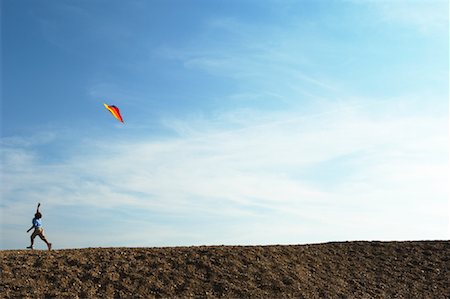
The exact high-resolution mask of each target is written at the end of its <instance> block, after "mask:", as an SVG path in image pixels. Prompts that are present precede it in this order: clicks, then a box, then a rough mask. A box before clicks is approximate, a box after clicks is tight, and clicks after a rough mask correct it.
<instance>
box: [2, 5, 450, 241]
mask: <svg viewBox="0 0 450 299" xmlns="http://www.w3.org/2000/svg"><path fill="white" fill-rule="evenodd" d="M103 103H106V104H109V105H115V106H117V107H119V109H120V110H121V113H122V117H123V119H124V124H122V123H120V122H118V121H117V120H115V119H114V118H113V117H112V115H111V114H110V113H109V112H108V111H107V110H106V109H105V108H104V106H103ZM448 116H449V4H448V1H445V0H442V1H440V0H439V1H438V0H436V1H331V0H330V1H325V0H323V1H290V0H280V1H271V0H264V1H259V0H258V1H256V0H254V1H252V0H245V1H234V0H231V1H218V0H213V1H211V0H208V1H200V0H192V1H184V0H183V1H181V0H180V1H175V0H169V1H162V0H161V1H159V0H158V1H157V0H153V1H143V0H132V1H119V0H113V1H104V0H89V1H88V0H77V1H69V0H58V1H57V0H42V1H32V0H3V1H1V127H0V129H1V139H0V146H1V164H0V187H1V189H0V190H1V193H0V196H1V201H0V216H1V217H0V249H22V248H25V247H26V246H28V245H29V235H28V234H27V233H26V230H27V229H28V228H29V227H30V226H31V220H32V218H33V216H34V213H35V209H36V205H37V203H38V202H40V203H41V212H42V214H43V218H42V220H43V225H44V229H45V232H46V235H47V237H48V239H49V241H50V242H52V243H53V244H54V245H53V247H54V248H55V249H64V248H84V247H125V246H126V247H153V246H157V247H160V246H192V245H222V244H224V245H266V244H307V243H320V242H329V241H352V240H381V241H389V240H398V241H401V240H435V239H446V240H448V239H449V238H450V205H449V119H448ZM36 248H37V249H44V248H45V244H44V243H43V242H42V241H40V240H36Z"/></svg>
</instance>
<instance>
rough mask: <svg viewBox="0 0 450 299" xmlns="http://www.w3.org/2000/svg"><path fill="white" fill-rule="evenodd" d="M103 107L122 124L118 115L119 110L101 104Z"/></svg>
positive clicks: (112, 106)
mask: <svg viewBox="0 0 450 299" xmlns="http://www.w3.org/2000/svg"><path fill="white" fill-rule="evenodd" d="M103 105H105V108H106V109H108V111H109V112H111V114H112V115H113V116H114V117H115V118H117V119H118V120H119V121H121V122H122V123H123V119H122V116H121V115H120V110H119V108H117V107H116V106H114V105H111V106H110V105H106V104H105V103H103Z"/></svg>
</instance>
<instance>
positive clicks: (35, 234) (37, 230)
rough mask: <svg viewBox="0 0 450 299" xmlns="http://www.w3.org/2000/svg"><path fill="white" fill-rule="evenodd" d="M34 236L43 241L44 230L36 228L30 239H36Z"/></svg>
mask: <svg viewBox="0 0 450 299" xmlns="http://www.w3.org/2000/svg"><path fill="white" fill-rule="evenodd" d="M36 236H39V238H41V239H42V240H44V239H45V236H44V229H43V228H42V227H37V228H35V229H34V232H33V234H32V235H31V238H33V239H34V238H36Z"/></svg>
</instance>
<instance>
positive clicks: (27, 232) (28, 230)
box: [27, 225, 34, 233]
mask: <svg viewBox="0 0 450 299" xmlns="http://www.w3.org/2000/svg"><path fill="white" fill-rule="evenodd" d="M33 228H34V225H32V226H31V227H30V229H28V230H27V233H28V232H29V231H30V230H32V229H33Z"/></svg>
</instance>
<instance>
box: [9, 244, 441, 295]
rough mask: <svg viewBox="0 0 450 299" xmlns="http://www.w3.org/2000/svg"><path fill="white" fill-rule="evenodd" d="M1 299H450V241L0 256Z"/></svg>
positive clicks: (21, 252)
mask: <svg viewBox="0 0 450 299" xmlns="http://www.w3.org/2000/svg"><path fill="white" fill-rule="evenodd" d="M0 263H1V264H0V270H1V273H0V274H1V281H0V298H26V297H33V298H44V297H45V298H48V297H58V298H62V297H64V298H66V297H67V298H77V297H79V298H98V297H102V298H105V297H106V298H155V297H156V298H161V297H181V298H185V297H196V298H217V297H226V298H292V297H295V298H450V284H449V281H450V241H414V242H342V243H324V244H312V245H283V246H281V245H274V246H199V247H197V246H196V247H166V248H87V249H66V250H53V251H43V250H34V251H31V250H30V251H26V250H4V251H0Z"/></svg>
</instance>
